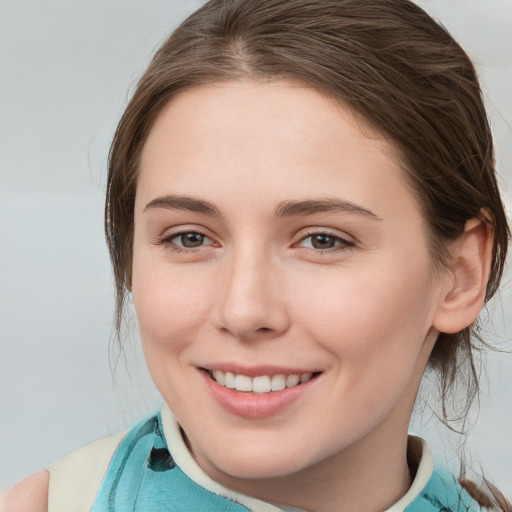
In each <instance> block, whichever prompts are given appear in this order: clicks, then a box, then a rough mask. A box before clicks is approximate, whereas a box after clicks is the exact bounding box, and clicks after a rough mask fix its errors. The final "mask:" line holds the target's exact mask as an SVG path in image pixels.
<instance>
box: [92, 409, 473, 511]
mask: <svg viewBox="0 0 512 512" xmlns="http://www.w3.org/2000/svg"><path fill="white" fill-rule="evenodd" d="M405 510H406V512H476V511H479V510H480V507H479V506H478V504H477V503H476V502H475V501H474V500H473V499H472V498H471V497H470V496H469V495H468V494H467V492H466V491H465V490H463V489H462V488H461V487H460V485H459V484H458V483H457V481H456V479H455V477H454V476H453V475H451V474H450V473H448V472H446V471H440V470H436V471H434V473H433V474H432V476H431V477H430V479H429V481H428V483H427V485H426V486H425V487H424V489H423V491H422V492H421V493H420V495H419V496H418V497H417V498H416V499H415V500H414V501H413V502H412V503H411V504H410V505H409V506H408V507H407V508H406V509H405ZM149 511H150V512H203V511H207V512H258V511H256V510H255V511H250V509H248V508H247V507H245V506H244V505H241V504H240V503H237V502H236V501H233V500H232V499H228V498H226V497H224V496H220V495H218V494H215V493H213V492H210V491H208V490H206V489H204V488H203V487H201V486H200V485H198V484H197V483H195V482H194V481H193V480H192V479H191V478H189V477H188V476H187V475H186V474H185V473H184V472H183V471H182V470H181V469H180V468H179V467H178V466H177V465H176V463H175V462H174V460H173V458H172V457H171V455H170V453H169V450H168V449H167V444H166V441H165V437H164V435H163V427H162V420H161V416H160V414H158V415H156V416H153V417H151V418H149V419H146V420H144V421H142V422H140V423H139V424H138V425H136V426H135V427H134V428H132V429H131V430H130V431H129V432H128V434H127V435H126V437H125V438H124V439H123V441H122V442H121V444H120V445H119V447H118V449H117V450H116V452H115V454H114V456H113V458H112V460H111V463H110V466H109V468H108V471H107V474H106V475H105V478H104V480H103V483H102V485H101V487H100V490H99V492H98V494H97V496H96V500H95V501H94V505H93V508H92V511H91V512H149Z"/></svg>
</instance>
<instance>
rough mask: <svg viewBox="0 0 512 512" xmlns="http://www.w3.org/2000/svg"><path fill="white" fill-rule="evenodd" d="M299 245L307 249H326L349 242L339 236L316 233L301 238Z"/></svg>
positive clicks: (348, 244)
mask: <svg viewBox="0 0 512 512" xmlns="http://www.w3.org/2000/svg"><path fill="white" fill-rule="evenodd" d="M301 245H302V246H303V247H307V248H309V249H317V250H328V249H334V248H336V247H347V246H350V245H351V243H350V242H348V241H347V240H344V239H343V238H341V237H339V236H334V235H329V234H326V233H317V234H314V235H309V236H307V237H305V238H303V239H302V241H301Z"/></svg>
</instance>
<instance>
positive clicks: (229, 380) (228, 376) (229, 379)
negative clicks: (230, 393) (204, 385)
mask: <svg viewBox="0 0 512 512" xmlns="http://www.w3.org/2000/svg"><path fill="white" fill-rule="evenodd" d="M221 373H222V372H221ZM217 382H218V381H217ZM219 384H220V382H219ZM221 386H226V387H227V388H229V389H235V374H234V373H231V372H226V373H225V374H224V384H221Z"/></svg>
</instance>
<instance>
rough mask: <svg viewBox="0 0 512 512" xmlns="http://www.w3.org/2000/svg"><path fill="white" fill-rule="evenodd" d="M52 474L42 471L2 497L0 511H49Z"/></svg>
mask: <svg viewBox="0 0 512 512" xmlns="http://www.w3.org/2000/svg"><path fill="white" fill-rule="evenodd" d="M49 480H50V474H49V473H48V471H40V472H39V473H35V474H34V475H32V476H29V477H28V478H26V479H25V480H22V481H21V482H19V483H18V484H16V485H15V486H14V487H13V488H12V489H10V490H9V491H7V493H5V494H4V495H3V496H2V497H0V512H47V510H48V486H49Z"/></svg>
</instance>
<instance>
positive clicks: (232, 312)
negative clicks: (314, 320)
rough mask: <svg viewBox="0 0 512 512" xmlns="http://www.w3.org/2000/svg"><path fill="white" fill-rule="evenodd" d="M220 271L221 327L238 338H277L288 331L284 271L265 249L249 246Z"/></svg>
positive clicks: (218, 322)
mask: <svg viewBox="0 0 512 512" xmlns="http://www.w3.org/2000/svg"><path fill="white" fill-rule="evenodd" d="M224 265H225V266H224V268H223V269H222V272H220V273H219V275H218V278H219V281H218V282H219V288H218V292H219V293H218V296H217V299H218V300H217V303H216V322H217V325H218V327H219V328H220V329H221V330H222V331H224V332H227V333H229V334H231V335H232V336H234V337H236V338H237V339H240V340H243V341H254V340H260V339H269V338H275V337H278V336H280V335H281V334H283V333H284V332H286V330H287V329H288V328H289V325H290V320H289V316H288V313H287V307H286V298H285V290H284V287H283V275H282V273H280V272H279V265H278V264H277V263H276V262H273V261H272V257H271V255H270V254H266V253H265V251H264V250H257V249H256V250H255V249H254V248H251V247H247V248H245V249H241V250H239V251H236V252H234V253H233V254H232V257H231V258H228V259H227V261H226V262H225V263H224Z"/></svg>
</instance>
